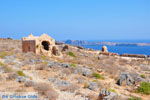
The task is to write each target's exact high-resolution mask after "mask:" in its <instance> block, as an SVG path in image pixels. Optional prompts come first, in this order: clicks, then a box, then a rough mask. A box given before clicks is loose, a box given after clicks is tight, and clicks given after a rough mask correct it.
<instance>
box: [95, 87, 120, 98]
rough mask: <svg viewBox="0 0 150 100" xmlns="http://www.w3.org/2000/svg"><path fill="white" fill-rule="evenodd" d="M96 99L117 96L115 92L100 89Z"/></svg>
mask: <svg viewBox="0 0 150 100" xmlns="http://www.w3.org/2000/svg"><path fill="white" fill-rule="evenodd" d="M97 100H119V98H118V95H117V94H116V93H114V92H109V91H107V90H106V89H102V90H101V92H100V93H99V97H98V99H97Z"/></svg>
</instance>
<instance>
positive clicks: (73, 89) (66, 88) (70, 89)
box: [59, 84, 79, 92]
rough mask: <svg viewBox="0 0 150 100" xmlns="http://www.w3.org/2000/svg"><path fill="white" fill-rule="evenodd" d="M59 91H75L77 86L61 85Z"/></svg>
mask: <svg viewBox="0 0 150 100" xmlns="http://www.w3.org/2000/svg"><path fill="white" fill-rule="evenodd" d="M59 89H60V90H61V91H68V92H75V91H76V90H77V89H79V87H78V86H77V85H75V84H72V85H69V86H61V87H59Z"/></svg>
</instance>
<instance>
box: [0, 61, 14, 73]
mask: <svg viewBox="0 0 150 100" xmlns="http://www.w3.org/2000/svg"><path fill="white" fill-rule="evenodd" d="M0 66H1V67H2V68H3V69H4V71H5V73H9V72H12V71H13V70H12V68H10V67H8V66H7V65H5V64H4V63H2V62H0Z"/></svg>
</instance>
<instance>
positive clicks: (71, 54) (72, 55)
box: [67, 52, 76, 57]
mask: <svg viewBox="0 0 150 100" xmlns="http://www.w3.org/2000/svg"><path fill="white" fill-rule="evenodd" d="M67 54H68V55H69V56H71V57H76V56H75V54H74V53H73V52H68V53H67Z"/></svg>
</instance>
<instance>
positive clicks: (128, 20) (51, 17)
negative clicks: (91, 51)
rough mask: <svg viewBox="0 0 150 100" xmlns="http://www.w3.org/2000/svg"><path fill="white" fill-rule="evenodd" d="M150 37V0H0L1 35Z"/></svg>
mask: <svg viewBox="0 0 150 100" xmlns="http://www.w3.org/2000/svg"><path fill="white" fill-rule="evenodd" d="M30 33H33V34H34V35H40V34H41V33H48V34H49V35H51V36H52V37H54V38H55V39H57V40H65V39H75V40H120V39H122V40H128V39H129V40H131V39H134V40H136V39H140V40H142V39H143V40H150V0H0V37H12V38H17V39H19V38H21V37H23V36H27V35H28V34H30Z"/></svg>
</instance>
